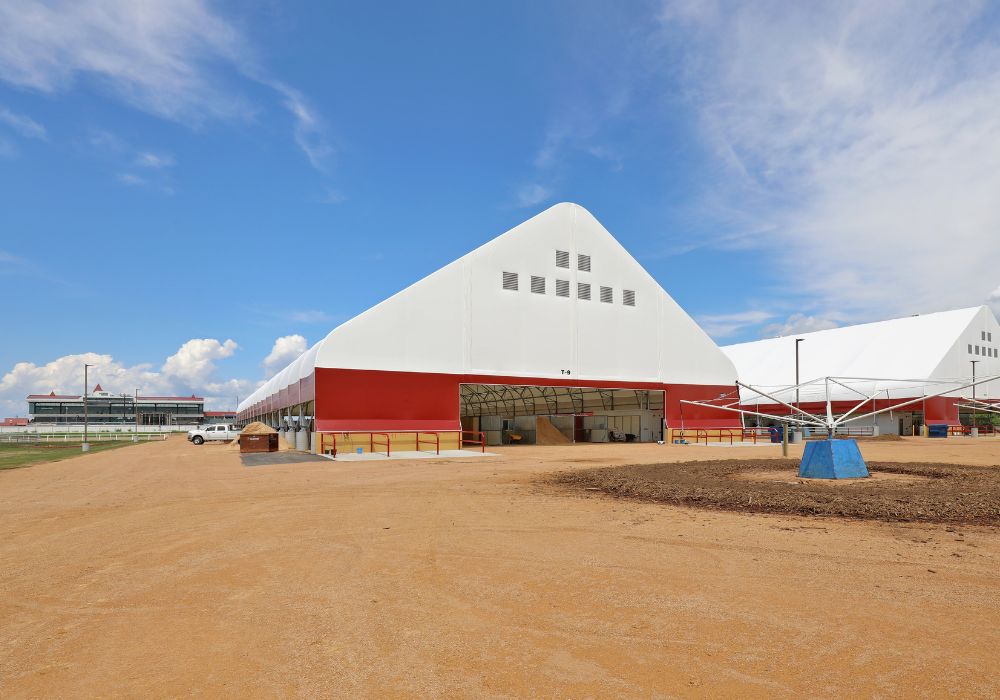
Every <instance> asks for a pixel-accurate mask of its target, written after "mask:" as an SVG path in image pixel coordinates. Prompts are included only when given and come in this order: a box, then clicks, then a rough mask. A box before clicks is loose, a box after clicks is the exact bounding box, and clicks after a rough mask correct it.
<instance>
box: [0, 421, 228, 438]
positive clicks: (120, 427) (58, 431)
mask: <svg viewBox="0 0 1000 700" xmlns="http://www.w3.org/2000/svg"><path fill="white" fill-rule="evenodd" d="M205 425H211V424H209V423H206V424H205ZM200 427H204V426H200V425H197V424H195V423H192V424H189V425H140V426H139V430H138V431H136V427H135V426H134V425H129V424H128V423H117V424H108V425H94V424H91V425H90V427H88V428H87V432H88V433H90V434H91V435H97V434H104V433H115V434H120V435H132V433H135V432H138V433H139V434H140V435H143V434H147V433H148V434H153V435H162V434H163V433H186V432H187V431H189V430H194V429H195V428H200ZM12 433H29V434H32V435H63V434H70V435H72V434H75V433H80V434H81V435H82V434H83V423H32V424H30V425H3V426H0V435H8V434H12Z"/></svg>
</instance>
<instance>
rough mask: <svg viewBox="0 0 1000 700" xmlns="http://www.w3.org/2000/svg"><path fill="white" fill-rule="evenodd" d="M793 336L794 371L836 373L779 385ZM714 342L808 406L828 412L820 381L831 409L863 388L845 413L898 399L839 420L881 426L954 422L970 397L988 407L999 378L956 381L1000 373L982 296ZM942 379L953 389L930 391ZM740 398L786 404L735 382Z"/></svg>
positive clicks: (756, 405) (768, 387)
mask: <svg viewBox="0 0 1000 700" xmlns="http://www.w3.org/2000/svg"><path fill="white" fill-rule="evenodd" d="M797 339H798V340H801V343H799V348H798V358H799V372H798V376H799V379H800V381H802V382H806V381H810V380H815V379H818V378H823V377H835V378H836V380H837V381H836V382H825V381H817V382H815V383H814V384H811V385H809V386H803V387H801V388H800V389H799V390H798V392H797V393H796V392H795V390H793V389H792V390H790V389H788V388H787V387H790V386H792V385H795V384H796V373H795V358H796V348H795V345H796V340H797ZM722 351H723V352H724V353H725V354H726V355H727V356H728V357H729V359H731V360H732V361H733V363H734V364H735V366H736V370H737V373H738V375H739V379H740V381H741V382H743V383H745V384H748V385H750V386H752V387H754V388H755V389H758V390H761V391H763V392H764V393H767V394H770V395H772V396H773V397H774V398H777V399H780V400H781V401H783V402H785V403H790V404H793V405H796V406H798V407H799V408H801V409H802V410H804V411H807V412H809V413H812V414H814V415H824V414H825V413H826V401H827V392H828V391H829V398H830V400H831V408H832V412H833V414H834V415H835V416H839V415H844V414H846V413H847V412H848V411H850V410H851V409H852V408H854V407H855V406H856V405H857V404H858V403H859V402H861V401H863V400H864V399H865V397H866V396H870V397H872V398H871V399H870V400H869V401H867V402H866V403H865V405H863V406H862V407H861V408H860V409H858V410H857V411H856V412H855V413H854V414H852V415H857V416H863V415H865V414H869V413H872V412H874V411H877V410H881V409H885V408H893V407H896V406H898V407H899V408H898V409H894V410H892V411H891V412H885V413H882V414H879V415H878V416H870V417H866V418H861V419H858V420H853V421H849V422H847V423H845V426H847V427H852V426H854V427H859V426H862V425H872V426H878V428H879V432H881V433H902V434H906V435H908V434H911V433H913V432H916V428H918V427H919V426H920V425H923V424H926V425H942V424H945V425H950V426H957V425H960V424H961V423H962V415H967V414H972V413H975V410H974V409H973V408H971V407H972V406H973V405H974V404H973V402H972V399H973V397H975V399H976V401H978V402H980V405H983V406H985V407H986V408H987V409H989V406H991V405H993V404H996V403H997V400H998V399H1000V381H990V382H987V383H984V384H980V385H979V386H977V387H976V388H975V391H973V389H971V388H966V389H961V387H962V386H964V385H966V384H970V383H971V382H972V380H973V377H974V376H975V377H976V379H980V380H981V379H983V378H987V377H995V376H997V375H1000V324H998V323H997V319H996V316H994V314H993V312H992V311H991V310H990V308H989V307H987V306H977V307H972V308H967V309H957V310H954V311H942V312H938V313H930V314H921V315H918V316H907V317H905V318H896V319H891V320H888V321H878V322H875V323H864V324H858V325H853V326H845V327H842V328H833V329H830V330H822V331H815V332H812V333H800V334H797V335H789V336H784V337H780V338H769V339H766V340H758V341H754V342H749V343H740V344H737V345H729V346H726V347H723V348H722ZM949 389H953V390H954V391H950V392H949V393H948V394H947V395H945V396H937V397H933V395H934V394H938V393H941V392H943V391H946V390H949ZM779 393H780V395H779ZM929 396H930V397H931V398H925V397H929ZM740 401H741V403H742V407H743V408H744V409H746V410H749V411H754V412H759V413H764V414H769V415H774V416H784V415H790V414H791V411H790V409H789V408H788V407H787V406H783V405H781V403H778V402H775V401H772V400H769V399H768V398H767V397H765V396H761V395H760V394H759V393H757V392H755V391H752V390H749V389H742V390H741V392H740ZM983 415H984V416H985V415H987V414H985V413H984V414H983ZM753 421H754V419H752V418H751V419H749V421H748V422H751V423H752V422H753Z"/></svg>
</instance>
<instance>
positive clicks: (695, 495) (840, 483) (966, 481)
mask: <svg viewBox="0 0 1000 700" xmlns="http://www.w3.org/2000/svg"><path fill="white" fill-rule="evenodd" d="M866 461H867V463H868V468H869V471H870V473H871V476H869V477H866V478H863V479H836V480H834V479H800V478H798V471H799V463H798V461H796V460H793V459H782V460H774V459H741V460H733V459H726V460H716V461H700V462H669V463H666V464H637V465H628V466H624V467H602V468H599V469H586V470H583V471H566V472H561V473H559V474H558V475H556V476H555V477H554V478H553V483H556V484H561V485H564V486H567V487H569V488H573V489H577V490H580V489H582V490H584V491H601V492H603V493H607V494H609V495H612V496H617V497H620V498H633V499H639V500H649V501H656V502H660V503H670V504H674V505H686V506H691V507H695V508H709V509H720V510H732V511H739V512H744V513H779V514H783V515H805V516H835V517H843V518H859V519H862V520H886V521H890V522H928V523H951V524H954V525H993V526H997V525H1000V468H998V467H973V466H965V465H959V464H922V463H920V462H875V461H871V460H866Z"/></svg>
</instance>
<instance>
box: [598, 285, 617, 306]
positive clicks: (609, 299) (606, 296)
mask: <svg viewBox="0 0 1000 700" xmlns="http://www.w3.org/2000/svg"><path fill="white" fill-rule="evenodd" d="M614 300H615V298H614V293H613V292H612V291H611V287H601V301H602V302H604V303H605V304H611V303H613V302H614Z"/></svg>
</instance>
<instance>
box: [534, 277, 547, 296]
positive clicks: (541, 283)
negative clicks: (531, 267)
mask: <svg viewBox="0 0 1000 700" xmlns="http://www.w3.org/2000/svg"><path fill="white" fill-rule="evenodd" d="M531 291H532V293H533V294H545V278H544V277H535V276H534V275H532V276H531Z"/></svg>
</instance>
